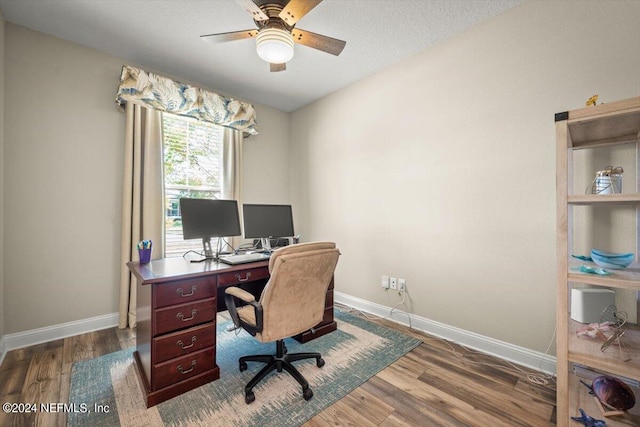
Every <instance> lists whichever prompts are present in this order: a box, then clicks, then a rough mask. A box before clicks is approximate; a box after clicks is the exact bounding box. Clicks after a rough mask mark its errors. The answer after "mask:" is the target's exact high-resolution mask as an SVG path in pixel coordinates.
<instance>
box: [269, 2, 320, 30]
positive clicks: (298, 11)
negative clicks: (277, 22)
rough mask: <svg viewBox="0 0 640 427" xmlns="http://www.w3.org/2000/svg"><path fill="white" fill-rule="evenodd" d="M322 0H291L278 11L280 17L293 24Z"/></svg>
mask: <svg viewBox="0 0 640 427" xmlns="http://www.w3.org/2000/svg"><path fill="white" fill-rule="evenodd" d="M321 1H322V0H291V1H290V2H289V3H288V4H287V5H286V6H285V7H284V9H282V12H280V15H278V16H279V17H280V19H282V20H283V21H284V22H286V23H287V25H290V26H293V25H295V23H296V22H298V21H299V20H300V18H302V17H303V16H304V15H306V14H307V13H309V11H310V10H311V9H313V8H314V7H316V6H317V5H318V3H320V2H321Z"/></svg>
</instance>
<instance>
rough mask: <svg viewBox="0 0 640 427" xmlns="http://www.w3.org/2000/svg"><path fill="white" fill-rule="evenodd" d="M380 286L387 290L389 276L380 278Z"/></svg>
mask: <svg viewBox="0 0 640 427" xmlns="http://www.w3.org/2000/svg"><path fill="white" fill-rule="evenodd" d="M380 285H381V286H382V288H383V289H389V276H382V280H381V281H380Z"/></svg>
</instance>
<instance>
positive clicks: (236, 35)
mask: <svg viewBox="0 0 640 427" xmlns="http://www.w3.org/2000/svg"><path fill="white" fill-rule="evenodd" d="M257 35H258V30H242V31H232V32H230V33H218V34H206V35H204V36H200V38H201V39H202V40H204V41H206V42H209V43H222V42H232V41H234V40H242V39H248V38H251V37H255V36H257Z"/></svg>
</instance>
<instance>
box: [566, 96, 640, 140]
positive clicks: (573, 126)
mask: <svg viewBox="0 0 640 427" xmlns="http://www.w3.org/2000/svg"><path fill="white" fill-rule="evenodd" d="M568 116H569V118H568V121H567V125H568V128H569V135H570V136H571V138H570V140H571V146H572V148H574V149H579V148H588V147H597V146H603V145H610V144H620V143H625V142H634V141H637V140H638V139H639V138H640V97H637V98H631V99H625V100H622V101H616V102H610V103H607V104H600V105H597V106H594V107H585V108H580V109H577V110H573V111H569V113H568Z"/></svg>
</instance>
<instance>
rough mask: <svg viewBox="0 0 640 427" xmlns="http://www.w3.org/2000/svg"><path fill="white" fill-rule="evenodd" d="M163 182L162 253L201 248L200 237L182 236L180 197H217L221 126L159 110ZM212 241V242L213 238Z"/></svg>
mask: <svg viewBox="0 0 640 427" xmlns="http://www.w3.org/2000/svg"><path fill="white" fill-rule="evenodd" d="M162 135H163V139H164V141H163V144H164V185H165V257H174V256H182V255H183V254H184V253H185V252H187V251H189V250H194V251H197V252H200V251H202V241H201V240H183V238H182V222H181V217H180V198H182V197H190V198H202V199H215V198H219V197H220V191H221V188H220V182H221V172H222V128H221V127H220V126H216V125H213V124H211V123H207V122H201V121H198V120H196V119H192V118H189V117H183V116H176V115H174V114H169V113H163V114H162ZM212 243H213V242H212Z"/></svg>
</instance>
